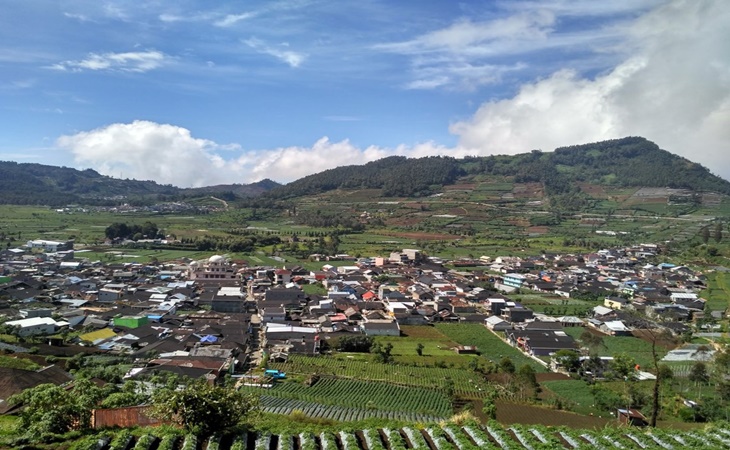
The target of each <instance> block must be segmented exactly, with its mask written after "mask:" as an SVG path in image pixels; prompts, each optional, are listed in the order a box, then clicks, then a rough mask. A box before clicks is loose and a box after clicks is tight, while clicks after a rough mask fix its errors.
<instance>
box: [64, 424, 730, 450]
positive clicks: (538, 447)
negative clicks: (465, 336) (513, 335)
mask: <svg viewBox="0 0 730 450" xmlns="http://www.w3.org/2000/svg"><path fill="white" fill-rule="evenodd" d="M125 431H126V430H121V431H113V430H109V431H102V432H100V433H99V434H97V435H91V436H87V437H84V438H82V439H80V440H79V441H77V442H75V443H73V444H72V445H71V447H70V448H73V449H75V450H86V449H92V448H93V449H98V450H110V448H112V446H115V445H117V444H119V443H122V441H124V442H123V443H122V444H126V447H124V448H129V449H134V450H150V449H152V448H181V449H188V448H189V449H195V448H197V449H205V450H213V449H215V450H259V449H261V450H263V449H267V450H273V449H277V450H284V449H286V450H385V449H389V450H406V449H423V450H478V449H514V450H522V449H528V450H551V449H570V450H572V449H591V450H594V449H606V450H608V449H626V450H629V449H646V450H654V449H657V450H671V449H676V450H681V449H685V448H691V449H707V450H717V449H722V448H728V447H730V428H728V425H727V424H724V425H715V426H708V427H706V428H705V429H702V430H695V431H677V430H669V429H648V430H644V429H639V428H631V427H605V428H603V429H601V430H579V429H576V430H571V429H566V428H559V427H545V426H533V425H510V426H502V425H499V424H498V423H496V422H490V423H489V424H488V425H486V426H480V425H478V424H476V423H474V422H465V423H458V424H457V423H453V422H448V423H447V422H442V423H441V424H438V425H437V424H431V425H428V426H425V425H410V426H404V427H402V428H367V429H364V430H357V431H353V430H346V431H345V430H328V431H322V432H316V433H315V432H311V431H307V432H301V433H298V434H282V435H277V434H271V433H269V432H268V431H260V432H256V431H248V432H244V433H242V434H238V435H213V436H195V435H192V434H188V435H181V434H169V433H168V434H165V432H164V431H161V430H160V429H157V428H151V429H143V430H139V431H141V432H142V433H143V434H135V435H129V434H128V433H127V434H126V435H124V433H125ZM156 433H160V434H156ZM115 448H116V447H115Z"/></svg>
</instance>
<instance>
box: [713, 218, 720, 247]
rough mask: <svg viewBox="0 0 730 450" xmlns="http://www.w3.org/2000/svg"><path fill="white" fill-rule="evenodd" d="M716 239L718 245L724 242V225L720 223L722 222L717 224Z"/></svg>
mask: <svg viewBox="0 0 730 450" xmlns="http://www.w3.org/2000/svg"><path fill="white" fill-rule="evenodd" d="M714 237H715V242H717V243H720V242H722V223H720V222H717V223H716V224H715V233H714Z"/></svg>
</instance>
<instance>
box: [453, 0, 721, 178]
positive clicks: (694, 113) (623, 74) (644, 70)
mask: <svg viewBox="0 0 730 450" xmlns="http://www.w3.org/2000/svg"><path fill="white" fill-rule="evenodd" d="M725 6H726V5H725V3H724V2H723V1H721V0H717V1H703V2H695V1H688V0H676V1H673V2H671V3H668V4H666V5H663V6H660V7H658V8H656V9H655V10H653V11H651V12H649V13H647V14H645V15H644V16H642V17H640V18H639V19H638V20H636V21H635V22H634V23H633V24H632V26H631V27H630V28H629V29H628V34H627V36H626V40H625V42H624V45H625V46H626V47H627V48H630V49H632V50H633V56H631V57H628V58H626V59H625V60H624V61H623V62H622V63H621V64H618V65H617V66H616V67H615V68H613V69H612V70H610V71H608V72H607V73H605V74H602V75H600V76H596V77H593V78H585V77H583V76H581V75H580V74H578V73H577V72H575V71H573V70H560V71H558V72H556V73H554V74H552V75H551V76H549V77H547V78H544V79H541V80H538V81H536V82H532V83H527V84H525V85H523V86H522V87H521V88H520V90H519V92H518V93H517V94H516V95H515V96H514V97H512V98H507V99H503V100H495V101H489V102H486V103H484V104H483V105H481V107H480V108H479V109H478V111H477V112H476V113H475V114H474V115H473V117H471V118H470V119H469V120H465V121H461V122H457V123H454V124H452V125H451V127H450V130H451V131H452V132H453V133H455V134H456V135H458V136H459V138H460V145H461V146H463V147H470V148H474V149H476V151H477V152H479V153H482V154H487V153H520V152H524V151H527V150H529V149H538V148H539V149H544V150H552V149H554V148H555V147H558V146H562V145H571V144H577V143H582V142H591V141H597V140H602V139H610V138H616V137H622V136H627V135H638V136H644V137H647V138H648V139H651V140H653V141H655V142H656V143H657V144H658V145H659V146H660V147H662V148H664V149H666V150H669V151H672V152H674V153H677V154H680V155H682V156H685V157H687V158H688V159H691V160H693V161H697V162H700V163H702V164H704V165H706V166H708V168H710V170H712V171H713V172H715V173H717V174H719V175H721V176H724V177H725V178H728V179H730V152H728V151H727V142H730V126H728V124H730V58H729V57H728V56H729V55H728V53H727V49H726V42H730V28H729V27H727V24H728V23H730V10H728V8H726V7H725Z"/></svg>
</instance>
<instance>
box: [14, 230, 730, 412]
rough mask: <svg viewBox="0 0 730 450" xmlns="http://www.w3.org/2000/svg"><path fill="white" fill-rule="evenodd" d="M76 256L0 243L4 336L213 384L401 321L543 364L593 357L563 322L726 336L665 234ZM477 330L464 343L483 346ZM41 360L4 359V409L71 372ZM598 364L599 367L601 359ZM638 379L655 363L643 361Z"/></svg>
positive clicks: (602, 332)
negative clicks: (548, 250) (523, 247)
mask: <svg viewBox="0 0 730 450" xmlns="http://www.w3.org/2000/svg"><path fill="white" fill-rule="evenodd" d="M77 255H78V256H81V257H80V258H79V257H75V255H74V248H73V242H54V241H43V240H33V241H29V242H28V243H27V245H26V246H24V247H21V248H13V249H7V250H5V251H3V252H1V253H0V273H1V274H2V276H1V277H0V299H1V302H2V303H1V304H0V308H1V309H0V314H1V315H2V321H3V323H2V325H1V326H2V332H3V333H4V335H6V336H12V337H14V339H12V340H11V341H10V342H0V350H2V351H3V352H4V353H8V354H12V353H30V354H34V355H36V356H37V357H39V358H42V357H43V356H46V361H52V360H53V359H50V358H48V357H47V355H51V356H53V355H55V356H62V357H72V356H73V355H76V354H83V355H92V354H105V355H124V356H126V357H130V358H132V360H133V361H134V363H133V367H132V368H131V369H130V370H128V371H127V372H126V373H125V374H124V379H134V378H135V377H142V376H144V375H145V374H147V375H149V374H150V373H160V372H165V373H167V372H170V373H173V374H175V375H179V376H187V377H190V378H203V379H206V380H208V381H209V382H216V381H222V380H223V379H224V377H229V378H230V377H233V378H234V379H239V380H246V379H249V378H250V377H252V375H251V374H252V373H254V371H255V369H262V368H264V369H265V368H267V367H262V366H265V365H266V364H267V363H268V362H277V361H278V362H285V361H287V359H288V358H290V357H291V356H292V355H309V356H313V355H319V354H325V353H328V352H330V351H331V346H330V343H331V342H336V341H337V340H338V339H340V338H342V337H345V336H367V337H376V336H392V337H397V336H400V335H401V333H402V331H401V327H404V326H406V327H414V326H423V327H428V326H431V325H433V324H435V323H453V324H467V323H468V324H480V325H482V326H483V327H485V328H486V329H488V330H490V331H491V332H492V333H495V334H496V335H497V336H499V337H500V339H501V340H502V341H503V343H504V345H505V346H507V345H511V346H513V347H515V348H517V349H519V350H520V351H521V352H523V354H524V355H525V356H527V357H529V358H530V359H532V360H534V361H535V362H537V363H539V364H540V365H541V366H543V367H544V368H545V369H544V370H545V371H555V372H563V373H569V372H570V371H581V372H587V369H586V368H585V367H584V368H581V367H565V364H564V361H563V360H562V359H561V358H557V357H556V354H558V355H564V354H565V352H564V351H566V350H567V351H572V352H575V353H576V355H577V356H578V357H579V358H580V359H579V361H580V362H581V363H588V362H590V358H589V357H588V351H587V349H586V348H582V346H581V343H579V342H577V341H576V339H575V338H574V336H576V334H575V333H566V331H565V330H566V329H569V328H571V329H574V328H576V327H581V328H584V329H586V330H591V332H592V333H594V334H596V335H598V336H607V337H609V336H633V339H637V340H639V339H642V338H643V339H646V330H650V331H651V333H650V334H651V335H654V334H653V333H661V334H662V335H663V336H667V335H668V336H673V337H674V338H675V340H676V342H679V343H680V344H679V345H678V346H677V349H675V350H673V351H671V352H669V353H667V355H666V356H665V357H664V360H665V361H686V362H687V363H688V364H692V363H694V362H696V361H704V362H706V361H710V360H711V359H712V356H713V354H714V352H715V348H714V347H713V346H712V345H707V346H698V345H696V344H686V346H685V347H682V346H681V345H682V344H681V342H690V341H691V338H692V336H695V337H697V336H701V337H704V338H706V339H708V342H711V341H712V338H713V337H719V336H720V335H721V334H720V333H719V331H720V330H719V328H720V325H717V323H719V322H720V321H721V320H722V319H723V318H724V314H725V311H711V310H708V309H707V308H705V300H703V299H702V297H701V295H700V292H701V291H702V289H703V288H705V282H704V279H705V278H704V276H703V274H701V273H697V272H695V271H693V270H691V269H690V268H688V267H685V266H675V265H673V264H669V263H650V262H649V261H660V260H661V248H660V246H657V245H654V244H642V245H637V246H631V247H627V248H620V249H606V250H601V251H599V252H596V253H590V254H583V255H542V256H539V257H525V258H520V257H514V256H494V257H488V256H482V257H481V258H479V260H474V261H468V260H458V261H449V262H448V263H450V264H451V266H452V267H453V268H451V269H448V268H447V267H446V266H445V263H447V261H443V260H441V259H438V258H429V257H427V256H426V255H424V254H422V253H421V252H420V251H419V250H415V249H403V250H402V251H400V252H393V253H391V254H390V255H388V256H387V257H381V256H377V257H371V258H354V257H350V256H349V255H344V254H342V255H336V256H333V257H326V256H323V255H312V259H314V260H320V262H321V270H317V271H311V270H305V269H303V268H302V267H300V266H294V267H289V266H286V267H263V266H250V265H249V264H248V263H247V261H244V260H231V259H229V258H228V257H226V256H223V255H213V256H210V257H209V258H207V259H203V260H199V261H196V260H187V259H185V260H180V261H172V262H160V263H157V264H139V263H114V262H105V263H102V262H100V261H88V260H86V259H84V258H83V253H78V254H77ZM335 261H337V263H338V264H339V265H337V266H335V265H332V264H330V263H334V262H335ZM464 267H468V270H467V269H464ZM311 286H316V287H317V289H316V290H312V289H309V288H308V287H311ZM313 292H318V293H313ZM525 292H530V293H537V294H540V295H547V296H549V297H550V298H552V299H565V300H564V301H568V300H570V299H574V298H578V299H582V300H580V301H582V302H584V303H585V304H586V305H588V307H586V311H587V314H585V317H578V316H577V315H568V314H560V312H561V307H560V304H561V303H558V302H556V305H557V306H555V308H554V312H555V313H553V314H546V310H545V308H543V312H536V311H534V310H533V309H531V308H530V307H529V306H526V305H524V304H522V303H520V302H519V301H515V300H514V299H513V298H512V297H519V294H521V293H525ZM642 333H643V334H642ZM405 339H407V338H405ZM465 344H467V345H462V346H459V347H458V348H454V351H455V352H465V353H470V352H474V353H476V352H479V351H480V349H479V348H477V347H476V346H473V345H468V344H469V343H465ZM698 347H702V348H701V349H700V350H699V351H698V350H697V348H698ZM559 352H560V353H559ZM601 359H602V361H603V362H604V364H605V363H607V362H608V361H610V360H611V359H612V358H611V357H610V356H606V357H602V358H601ZM495 362H496V361H495ZM43 366H44V367H43V368H42V369H40V370H37V371H35V372H33V376H26V375H27V374H25V373H24V372H27V371H23V370H22V369H14V368H0V371H2V374H3V376H2V377H0V378H2V379H3V380H5V381H4V382H3V383H2V386H0V387H1V388H2V391H1V392H0V412H2V413H9V412H12V411H13V410H14V409H15V408H18V407H20V406H21V405H11V404H9V403H8V402H7V401H6V400H7V399H8V398H9V397H11V396H12V395H14V394H17V393H19V392H21V391H22V390H24V389H27V388H31V387H34V386H37V385H39V384H42V383H53V384H63V383H68V382H69V381H70V380H72V379H73V375H72V374H70V373H68V372H67V371H64V370H62V369H60V368H59V367H53V364H43ZM604 369H605V367H604ZM592 370H593V374H594V376H599V375H600V371H601V370H602V369H601V368H600V367H595V365H594V366H593V367H592ZM259 373H260V372H259ZM637 377H638V379H654V378H655V375H653V374H652V373H650V371H647V370H645V368H644V367H639V366H638V364H637Z"/></svg>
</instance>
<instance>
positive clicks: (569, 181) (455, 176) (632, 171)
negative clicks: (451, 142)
mask: <svg viewBox="0 0 730 450" xmlns="http://www.w3.org/2000/svg"><path fill="white" fill-rule="evenodd" d="M477 175H498V176H504V177H511V178H512V179H513V180H514V181H515V182H517V183H530V182H537V183H542V184H543V186H544V188H545V192H546V194H547V195H548V196H551V197H555V198H557V197H559V196H569V197H575V196H576V194H578V193H579V191H580V189H579V188H578V183H591V184H597V185H604V186H627V187H628V186H630V187H669V188H681V189H689V190H691V191H714V192H719V193H723V194H727V195H730V182H728V181H727V180H724V179H722V178H720V177H718V176H715V175H713V174H712V173H710V171H709V170H708V169H707V168H705V167H703V166H702V165H700V164H697V163H694V162H692V161H689V160H688V159H685V158H682V157H680V156H677V155H674V154H672V153H670V152H668V151H666V150H662V149H660V148H659V147H658V146H657V145H656V144H654V143H653V142H651V141H648V140H646V139H644V138H641V137H627V138H623V139H614V140H609V141H603V142H596V143H592V144H585V145H575V146H571V147H562V148H558V149H556V150H555V151H554V152H541V151H538V150H533V151H532V152H529V153H523V154H519V155H495V156H484V157H467V158H464V159H454V158H447V157H428V158H418V159H408V158H405V157H401V156H392V157H389V158H385V159H381V160H378V161H374V162H370V163H367V164H364V165H361V166H346V167H338V168H335V169H330V170H326V171H324V172H321V173H317V174H314V175H309V176H307V177H304V178H301V179H299V180H297V181H294V182H292V183H289V184H287V185H285V186H281V187H277V188H275V189H272V190H271V191H270V192H268V193H267V194H266V196H269V197H273V198H280V199H284V198H293V197H299V196H305V195H313V194H318V193H323V192H327V191H331V190H336V189H381V190H382V194H381V195H382V196H383V197H398V196H401V197H417V196H424V195H430V194H433V193H435V192H439V191H440V189H441V188H442V187H443V185H447V184H452V183H454V182H455V181H457V180H459V179H462V180H463V179H464V178H465V177H466V178H468V177H474V176H477ZM578 200H579V199H578Z"/></svg>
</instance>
